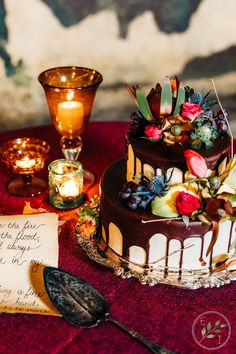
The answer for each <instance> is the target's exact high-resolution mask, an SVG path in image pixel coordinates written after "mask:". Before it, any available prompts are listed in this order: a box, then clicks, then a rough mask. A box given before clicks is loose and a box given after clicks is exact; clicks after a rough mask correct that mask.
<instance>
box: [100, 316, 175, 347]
mask: <svg viewBox="0 0 236 354" xmlns="http://www.w3.org/2000/svg"><path fill="white" fill-rule="evenodd" d="M105 320H106V321H109V322H112V323H113V324H115V325H116V326H117V327H119V328H120V329H122V330H123V331H125V332H126V333H128V334H129V335H130V336H131V337H133V338H135V339H137V340H138V341H139V342H141V343H142V344H143V345H144V346H145V347H147V348H148V349H149V350H150V351H151V352H152V353H155V354H175V353H174V352H172V351H170V350H168V349H165V348H163V347H161V346H160V345H158V344H156V343H153V342H151V341H150V340H149V339H147V338H145V337H143V336H142V335H141V334H139V333H138V332H136V331H134V330H133V329H131V328H128V327H126V326H124V325H123V324H121V323H120V322H118V321H116V320H115V319H114V318H112V317H110V316H106V318H105Z"/></svg>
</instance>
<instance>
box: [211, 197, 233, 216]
mask: <svg viewBox="0 0 236 354" xmlns="http://www.w3.org/2000/svg"><path fill="white" fill-rule="evenodd" d="M232 214H233V208H232V205H231V203H230V201H229V200H225V199H223V198H217V199H210V200H209V201H208V203H207V205H206V215H207V217H208V218H209V219H210V220H211V221H216V222H219V221H220V220H221V219H223V218H227V217H228V216H230V215H232Z"/></svg>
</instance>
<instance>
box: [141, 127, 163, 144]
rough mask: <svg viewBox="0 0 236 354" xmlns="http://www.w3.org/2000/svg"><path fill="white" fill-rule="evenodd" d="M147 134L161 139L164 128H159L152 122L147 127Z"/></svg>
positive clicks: (155, 138) (152, 137)
mask: <svg viewBox="0 0 236 354" xmlns="http://www.w3.org/2000/svg"><path fill="white" fill-rule="evenodd" d="M145 134H146V135H147V136H148V137H149V138H151V139H154V140H157V141H158V140H160V137H161V135H162V130H160V129H158V128H157V126H156V125H154V124H151V125H147V126H146V128H145Z"/></svg>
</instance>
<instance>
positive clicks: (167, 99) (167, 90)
mask: <svg viewBox="0 0 236 354" xmlns="http://www.w3.org/2000/svg"><path fill="white" fill-rule="evenodd" d="M171 111H172V89H171V82H170V78H169V77H168V76H166V77H165V79H164V83H163V85H162V91H161V105H160V116H168V115H170V114H171Z"/></svg>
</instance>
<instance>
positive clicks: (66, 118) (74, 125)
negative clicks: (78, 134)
mask: <svg viewBox="0 0 236 354" xmlns="http://www.w3.org/2000/svg"><path fill="white" fill-rule="evenodd" d="M56 119H57V122H58V126H59V128H60V130H61V131H67V132H70V133H73V132H74V131H76V130H79V129H81V128H82V127H83V124H84V107H83V105H82V103H81V102H78V101H65V102H61V103H59V105H58V107H57V117H56Z"/></svg>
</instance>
